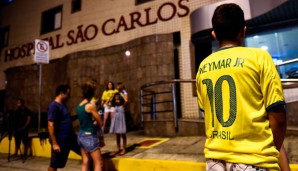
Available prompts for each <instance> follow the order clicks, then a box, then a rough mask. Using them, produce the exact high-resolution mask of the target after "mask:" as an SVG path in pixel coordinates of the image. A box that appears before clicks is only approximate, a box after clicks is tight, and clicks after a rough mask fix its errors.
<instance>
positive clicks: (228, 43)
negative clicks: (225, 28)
mask: <svg viewBox="0 0 298 171" xmlns="http://www.w3.org/2000/svg"><path fill="white" fill-rule="evenodd" d="M240 45H241V43H239V42H235V41H229V40H225V41H221V42H220V43H219V47H220V48H227V47H233V46H240Z"/></svg>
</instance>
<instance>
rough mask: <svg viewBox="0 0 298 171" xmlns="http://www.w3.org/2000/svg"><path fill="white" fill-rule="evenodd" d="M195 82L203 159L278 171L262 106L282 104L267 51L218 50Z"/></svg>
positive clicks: (276, 74) (275, 153)
mask: <svg viewBox="0 0 298 171" xmlns="http://www.w3.org/2000/svg"><path fill="white" fill-rule="evenodd" d="M196 80H197V94H198V104H199V107H200V109H201V110H203V111H204V113H205V128H206V144H205V148H204V153H205V157H206V158H212V159H220V160H225V161H227V162H231V163H243V164H250V165H255V166H259V167H264V168H268V169H269V170H279V166H278V160H279V152H278V150H277V149H276V147H275V145H274V143H273V134H272V131H271V129H270V127H269V121H268V116H267V112H266V110H269V109H270V108H272V107H274V106H275V105H279V104H284V97H283V91H282V86H281V82H280V78H279V76H278V73H277V71H276V68H275V66H274V63H273V61H272V58H271V56H270V55H269V53H268V52H266V51H263V50H261V49H257V48H246V47H230V48H225V49H221V50H219V51H217V52H215V53H213V54H211V55H210V56H208V57H207V58H206V59H204V60H203V62H202V63H201V64H200V67H199V70H198V73H197V77H196Z"/></svg>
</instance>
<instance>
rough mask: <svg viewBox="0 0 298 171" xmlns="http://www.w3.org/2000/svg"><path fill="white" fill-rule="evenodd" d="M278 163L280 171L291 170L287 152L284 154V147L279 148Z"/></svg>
mask: <svg viewBox="0 0 298 171" xmlns="http://www.w3.org/2000/svg"><path fill="white" fill-rule="evenodd" d="M279 161H280V168H281V170H282V171H290V170H291V169H290V165H289V159H288V156H287V152H286V150H285V148H284V146H281V149H280V152H279Z"/></svg>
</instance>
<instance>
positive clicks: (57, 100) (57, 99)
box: [55, 96, 62, 104]
mask: <svg viewBox="0 0 298 171" xmlns="http://www.w3.org/2000/svg"><path fill="white" fill-rule="evenodd" d="M55 102H57V103H61V104H62V99H61V97H59V96H57V97H56V98H55Z"/></svg>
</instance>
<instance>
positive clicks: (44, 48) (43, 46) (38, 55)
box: [34, 39, 50, 64]
mask: <svg viewBox="0 0 298 171" xmlns="http://www.w3.org/2000/svg"><path fill="white" fill-rule="evenodd" d="M49 56H50V46H49V42H48V41H44V40H39V39H35V53H34V62H36V63H39V64H48V63H49V62H50V59H49V58H50V57H49Z"/></svg>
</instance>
